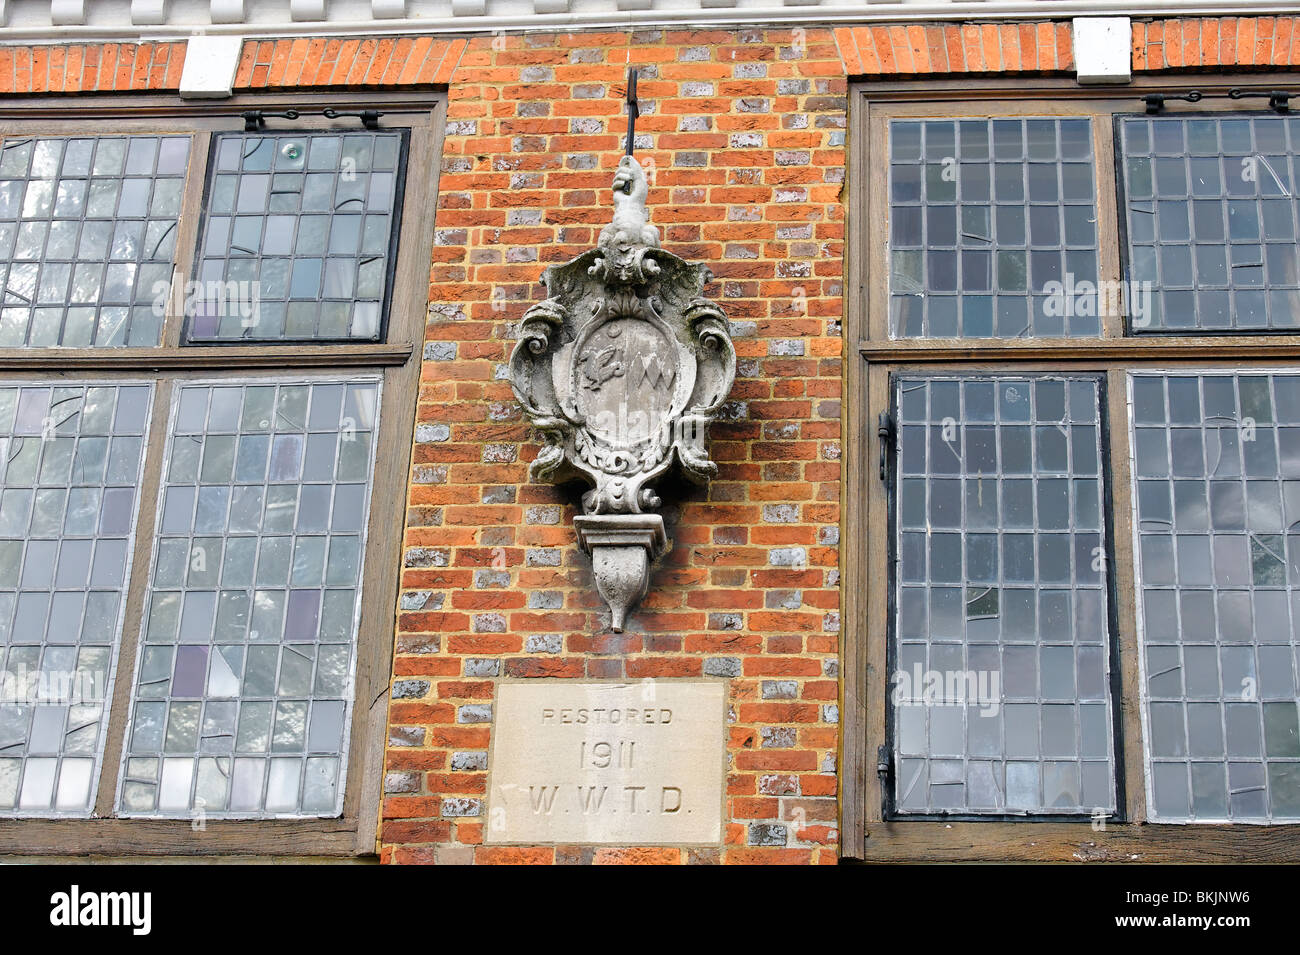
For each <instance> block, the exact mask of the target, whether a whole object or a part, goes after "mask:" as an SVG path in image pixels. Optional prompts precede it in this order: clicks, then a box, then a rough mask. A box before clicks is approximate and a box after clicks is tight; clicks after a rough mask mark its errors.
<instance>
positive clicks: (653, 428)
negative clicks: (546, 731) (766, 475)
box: [510, 156, 736, 631]
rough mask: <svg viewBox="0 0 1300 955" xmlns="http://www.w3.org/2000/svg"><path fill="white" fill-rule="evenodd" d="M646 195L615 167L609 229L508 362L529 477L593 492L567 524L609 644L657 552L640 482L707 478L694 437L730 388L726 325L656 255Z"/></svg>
mask: <svg viewBox="0 0 1300 955" xmlns="http://www.w3.org/2000/svg"><path fill="white" fill-rule="evenodd" d="M625 186H630V188H629V190H628V192H626V193H624V191H623V190H624V187H625ZM647 192H648V188H647V183H646V177H645V173H644V172H643V171H642V170H641V166H640V165H639V164H638V163H637V161H636V160H635V159H633V158H632V157H631V156H624V157H623V158H622V159H621V160H620V161H619V165H618V171H617V173H616V174H615V176H614V220H613V222H611V223H610V224H609V225H608V226H606V227H605V228H604V229H603V230H601V233H600V238H599V240H598V242H597V245H596V247H595V248H594V249H589V250H588V251H586V252H584V253H583V254H582V255H580V256H578V257H577V258H576V259H573V260H571V261H569V262H566V263H565V264H564V265H558V266H551V267H550V268H548V269H547V270H546V272H545V273H544V275H543V277H542V278H543V281H545V283H546V290H547V298H546V299H545V300H544V301H542V302H538V303H537V304H535V305H533V306H532V307H531V308H529V309H528V311H527V312H525V313H524V318H523V321H522V323H521V324H520V328H519V342H518V344H517V345H516V346H515V350H514V353H513V354H512V355H511V357H510V384H511V387H512V388H513V389H514V393H515V397H516V398H518V399H519V403H520V404H521V405H522V406H523V409H524V412H525V413H526V414H527V415H528V417H529V419H530V420H531V421H532V423H533V425H534V426H535V427H536V428H537V429H538V431H540V432H541V435H542V438H543V440H544V442H545V444H544V446H543V447H542V449H541V452H540V453H539V454H538V456H537V459H536V460H535V461H534V462H533V465H532V468H531V469H530V472H529V473H530V476H531V477H532V478H533V479H534V480H543V479H549V480H554V481H565V480H569V479H571V478H575V477H576V478H580V479H582V480H584V481H586V482H587V483H588V484H590V485H592V487H591V490H589V491H587V492H586V493H585V494H584V495H583V496H582V509H583V515H582V516H581V517H578V518H576V519H575V521H574V524H575V527H576V529H577V531H578V542H579V544H580V545H581V546H582V548H583V550H585V551H586V552H588V553H589V554H591V558H592V567H593V569H594V571H595V577H596V588H597V590H599V591H600V594H601V596H602V597H603V598H604V599H605V601H606V603H608V604H609V608H610V613H611V618H612V619H611V624H612V627H613V629H614V630H616V631H621V630H622V629H623V625H624V622H625V619H626V616H627V611H628V609H629V608H631V607H632V606H633V605H635V604H636V602H637V601H639V600H640V599H641V598H642V597H644V596H645V592H646V588H647V586H648V582H649V573H650V563H651V562H652V561H653V560H655V559H656V558H658V557H659V556H660V555H661V554H662V553H663V551H664V550H665V549H666V548H667V543H668V542H667V536H666V534H665V532H664V522H663V517H662V516H660V515H659V514H656V513H654V511H655V509H656V508H658V507H659V506H660V504H661V501H660V499H659V496H658V494H656V493H655V490H654V486H653V483H654V482H655V481H656V480H657V479H658V478H660V477H662V476H663V475H664V474H665V473H667V472H668V471H669V470H670V469H672V468H673V467H674V466H678V467H679V468H680V470H681V473H683V474H684V475H685V476H686V477H687V478H689V479H691V480H693V481H695V482H696V483H704V482H706V481H708V479H709V478H710V477H712V476H713V475H714V474H716V473H717V465H715V464H714V463H713V462H712V461H710V460H709V455H708V451H707V449H706V447H705V440H706V437H707V429H708V425H709V422H710V421H712V420H713V419H714V417H715V416H716V415H717V412H718V408H719V407H720V406H721V405H722V403H723V402H724V401H725V400H726V398H727V395H728V394H729V393H730V392H731V385H732V382H733V381H734V379H735V376H736V351H735V348H734V347H733V346H732V343H731V332H730V328H729V326H728V325H727V319H726V316H724V315H723V313H722V310H721V309H719V308H718V307H717V306H716V305H714V304H713V303H712V302H710V301H708V300H707V299H705V298H703V297H702V295H703V291H704V286H705V284H706V283H707V282H708V281H709V280H710V279H711V278H712V273H710V271H709V270H708V268H706V267H705V266H704V265H700V264H692V263H689V262H686V261H685V260H683V259H681V258H679V257H677V256H676V255H673V254H672V253H671V252H668V251H665V250H664V249H661V248H660V247H659V230H658V229H656V228H655V227H654V226H652V225H650V223H649V216H648V213H647V211H646V205H645V200H646V195H647Z"/></svg>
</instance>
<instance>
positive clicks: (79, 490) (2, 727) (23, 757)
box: [0, 381, 153, 816]
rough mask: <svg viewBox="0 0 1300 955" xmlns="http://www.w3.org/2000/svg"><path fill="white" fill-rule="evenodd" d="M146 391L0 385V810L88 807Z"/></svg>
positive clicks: (131, 532)
mask: <svg viewBox="0 0 1300 955" xmlns="http://www.w3.org/2000/svg"><path fill="white" fill-rule="evenodd" d="M152 394H153V388H152V386H151V385H150V383H148V382H126V381H118V382H86V383H81V382H79V383H76V384H67V383H65V384H60V385H54V386H50V385H42V384H19V383H16V382H5V383H3V384H0V663H2V664H3V669H0V816H3V815H12V814H15V813H21V814H22V815H46V814H86V813H88V812H89V811H90V808H91V805H92V800H93V798H94V793H95V785H96V782H97V779H98V767H99V760H100V758H101V757H102V754H103V748H104V740H105V735H106V734H105V728H106V723H107V720H106V716H107V712H106V705H107V700H108V693H109V690H110V687H111V686H112V683H113V668H114V660H115V656H116V650H117V645H118V641H119V639H120V637H121V630H122V612H123V591H124V588H125V584H126V573H127V567H128V564H129V559H130V554H131V548H132V544H133V541H134V536H135V519H136V513H137V510H138V507H139V494H138V489H139V485H140V478H141V469H142V467H143V460H144V445H145V434H146V433H147V431H148V421H149V409H150V399H151V397H152Z"/></svg>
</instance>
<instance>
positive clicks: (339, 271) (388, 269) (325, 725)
mask: <svg viewBox="0 0 1300 955" xmlns="http://www.w3.org/2000/svg"><path fill="white" fill-rule="evenodd" d="M374 105H375V104H374V103H373V102H370V101H367V102H365V103H356V104H352V103H349V102H348V101H347V98H346V97H344V98H340V97H328V98H325V97H321V96H304V97H296V98H295V99H294V100H293V101H292V102H287V101H286V102H280V101H271V100H269V99H264V98H258V99H252V98H249V99H246V100H244V99H235V100H228V101H223V102H221V103H219V104H212V103H208V104H186V105H185V107H184V108H179V107H178V106H177V105H176V104H175V102H174V101H165V100H162V99H140V100H135V101H123V100H122V98H120V97H114V98H113V100H112V101H111V103H109V102H107V101H105V102H104V103H100V102H92V101H90V100H87V105H86V107H85V109H84V110H80V111H79V113H80V114H79V115H77V116H76V117H74V118H69V117H68V110H67V108H66V107H65V106H62V105H58V106H56V105H53V104H49V103H44V104H42V103H28V102H24V103H21V104H18V103H15V104H10V105H8V106H6V107H4V108H3V109H0V276H3V281H2V282H0V446H2V447H3V448H4V453H3V455H2V456H0V681H3V685H2V686H0V693H2V695H0V854H3V853H6V852H10V853H59V852H78V853H88V852H89V853H106V854H123V855H129V854H133V853H148V854H159V853H177V854H186V853H204V854H223V853H237V854H248V853H256V854H275V855H285V854H290V855H353V854H365V853H370V852H373V851H374V825H375V821H376V817H377V811H378V799H379V793H378V785H377V780H378V776H379V772H380V760H381V759H382V749H383V732H384V720H385V712H384V709H385V708H384V705H383V704H384V700H385V699H386V692H385V691H386V689H387V681H388V673H389V666H390V662H391V653H392V632H393V630H392V622H393V619H394V614H395V602H396V589H397V568H398V565H399V562H400V560H399V555H400V539H401V531H402V525H403V518H404V515H403V513H402V510H401V508H400V507H398V506H394V505H392V504H390V503H384V502H394V501H402V500H405V496H406V489H405V477H406V472H405V471H404V470H403V469H401V468H384V467H376V464H375V463H376V461H377V460H390V461H391V460H409V457H410V434H411V420H412V416H413V414H414V407H415V401H416V391H417V387H418V379H419V363H420V353H419V346H418V343H419V342H421V341H422V340H423V330H424V324H425V314H426V303H427V299H428V294H427V293H428V261H429V255H430V251H431V248H432V241H433V235H432V217H431V216H429V215H428V214H427V213H426V211H425V210H427V209H428V208H430V207H431V206H432V205H433V203H434V202H435V198H436V195H437V179H436V176H437V161H438V154H439V146H440V137H441V130H442V117H443V116H444V110H445V106H444V103H443V102H442V100H441V98H439V97H430V96H428V95H427V94H425V95H421V96H411V97H405V98H403V97H391V98H386V100H385V102H384V104H383V109H382V113H381V114H380V116H379V118H378V121H377V122H376V118H375V117H374V116H370V117H369V118H366V113H365V111H366V110H369V109H371V108H373V107H374ZM327 111H328V112H330V113H333V114H334V115H333V118H331V117H329V116H326V115H325V113H326V112H327Z"/></svg>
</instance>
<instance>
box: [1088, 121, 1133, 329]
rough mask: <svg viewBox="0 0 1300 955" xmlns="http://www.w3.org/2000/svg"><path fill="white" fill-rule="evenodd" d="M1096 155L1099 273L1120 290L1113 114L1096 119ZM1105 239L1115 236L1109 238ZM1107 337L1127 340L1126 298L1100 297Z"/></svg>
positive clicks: (1109, 285)
mask: <svg viewBox="0 0 1300 955" xmlns="http://www.w3.org/2000/svg"><path fill="white" fill-rule="evenodd" d="M1092 135H1093V152H1094V154H1095V155H1096V157H1097V158H1096V166H1095V174H1096V177H1097V195H1096V202H1097V205H1096V210H1097V236H1098V239H1099V240H1100V241H1099V242H1098V244H1097V255H1098V259H1097V270H1098V273H1099V277H1100V279H1101V283H1102V285H1101V287H1102V288H1103V289H1115V288H1119V287H1120V286H1119V285H1118V284H1115V283H1118V282H1119V281H1121V280H1122V279H1123V277H1124V276H1123V273H1122V271H1121V266H1120V255H1119V213H1118V193H1117V192H1116V188H1115V127H1114V124H1113V123H1112V122H1111V117H1110V114H1109V113H1100V114H1098V115H1096V116H1094V117H1093V123H1092ZM1105 237H1111V238H1110V239H1107V238H1105ZM1097 298H1098V303H1097V307H1098V308H1099V309H1101V310H1102V311H1101V335H1102V337H1103V338H1123V337H1124V307H1125V300H1124V299H1123V297H1122V296H1121V297H1119V298H1116V297H1114V296H1110V295H1102V294H1098V296H1097Z"/></svg>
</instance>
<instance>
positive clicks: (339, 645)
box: [119, 377, 379, 818]
mask: <svg viewBox="0 0 1300 955" xmlns="http://www.w3.org/2000/svg"><path fill="white" fill-rule="evenodd" d="M378 407H379V379H378V378H373V377H366V378H353V379H346V380H341V379H324V378H322V379H307V380H303V381H298V382H293V381H290V382H282V383H278V384H274V385H267V384H265V383H257V382H232V381H228V380H227V381H222V382H186V383H184V384H181V385H179V386H178V387H177V388H176V392H175V395H174V398H173V408H172V418H171V428H170V433H169V436H168V446H167V449H166V452H165V455H164V457H165V459H166V460H168V461H170V462H171V464H170V465H169V467H168V469H167V472H166V478H165V481H164V487H163V488H162V493H160V495H159V524H158V536H157V538H156V540H155V550H154V563H153V570H152V574H151V577H150V586H149V591H148V595H147V598H146V600H147V604H146V611H145V619H146V627H145V639H144V643H143V645H142V647H141V652H140V655H139V659H138V662H137V666H136V680H135V689H134V700H133V705H132V709H131V712H130V718H129V725H128V729H127V750H126V758H125V759H124V762H123V776H122V788H121V794H122V795H121V800H120V805H119V810H120V811H121V812H122V813H125V814H128V815H149V816H160V815H161V816H166V815H189V814H192V813H195V812H198V811H200V810H201V811H202V812H203V813H205V814H207V815H211V816H215V817H234V818H257V817H264V816H268V815H272V814H285V813H288V814H292V815H298V816H320V815H334V814H336V813H337V812H338V811H339V810H340V807H341V800H342V798H343V789H342V779H343V774H344V769H345V766H344V763H345V754H346V752H347V737H348V726H349V713H350V711H351V706H352V674H353V668H354V665H355V640H356V631H355V621H356V614H357V612H358V606H359V601H360V594H361V580H362V577H361V572H362V567H361V555H362V550H363V538H364V525H365V514H366V511H367V508H368V498H369V493H370V481H371V475H372V471H373V466H374V461H373V450H372V449H373V446H374V445H373V442H372V441H371V440H370V435H371V434H373V433H374V430H375V428H376V427H377V426H378V421H377V414H378ZM156 756H161V757H162V758H161V759H158V758H154V757H156Z"/></svg>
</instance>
